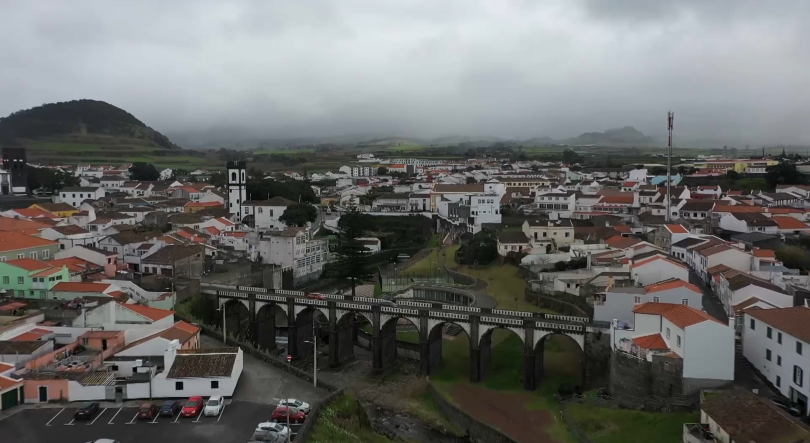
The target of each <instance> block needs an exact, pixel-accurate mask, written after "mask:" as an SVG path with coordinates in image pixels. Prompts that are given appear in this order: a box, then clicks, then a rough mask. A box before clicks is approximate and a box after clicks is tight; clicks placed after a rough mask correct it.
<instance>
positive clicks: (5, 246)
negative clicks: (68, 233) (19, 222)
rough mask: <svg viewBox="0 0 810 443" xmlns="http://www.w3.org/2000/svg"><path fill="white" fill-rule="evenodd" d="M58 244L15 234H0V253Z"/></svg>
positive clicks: (18, 233)
mask: <svg viewBox="0 0 810 443" xmlns="http://www.w3.org/2000/svg"><path fill="white" fill-rule="evenodd" d="M0 230H2V229H1V228H0ZM58 244H59V243H58V242H55V241H50V240H45V239H44V238H39V237H32V236H30V235H25V234H23V233H20V232H19V231H17V232H0V252H8V251H19V250H21V249H30V248H39V247H43V246H54V245H58Z"/></svg>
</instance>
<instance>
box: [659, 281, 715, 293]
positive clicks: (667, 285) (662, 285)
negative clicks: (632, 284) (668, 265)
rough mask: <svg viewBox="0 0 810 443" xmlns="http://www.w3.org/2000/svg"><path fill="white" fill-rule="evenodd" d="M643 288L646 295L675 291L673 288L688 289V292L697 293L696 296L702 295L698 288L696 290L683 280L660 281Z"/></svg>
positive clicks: (695, 287)
mask: <svg viewBox="0 0 810 443" xmlns="http://www.w3.org/2000/svg"><path fill="white" fill-rule="evenodd" d="M645 287H646V288H647V294H652V293H655V292H661V291H668V290H670V289H675V288H686V289H689V290H690V291H692V292H694V293H697V294H702V293H703V291H701V290H700V288H698V287H697V286H695V285H693V284H691V283H688V282H685V281H683V280H680V279H671V280H665V281H662V282H658V283H653V284H651V285H647V286H645Z"/></svg>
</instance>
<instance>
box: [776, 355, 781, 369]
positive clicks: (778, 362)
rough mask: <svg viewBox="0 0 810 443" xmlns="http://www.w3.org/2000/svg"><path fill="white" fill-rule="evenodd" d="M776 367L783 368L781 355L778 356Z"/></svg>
mask: <svg viewBox="0 0 810 443" xmlns="http://www.w3.org/2000/svg"><path fill="white" fill-rule="evenodd" d="M776 366H782V356H781V355H777V356H776Z"/></svg>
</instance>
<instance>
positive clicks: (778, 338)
mask: <svg viewBox="0 0 810 443" xmlns="http://www.w3.org/2000/svg"><path fill="white" fill-rule="evenodd" d="M776 342H777V343H779V344H780V345H781V344H782V333H781V332H777V333H776Z"/></svg>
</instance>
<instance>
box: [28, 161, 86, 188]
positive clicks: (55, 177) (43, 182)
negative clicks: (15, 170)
mask: <svg viewBox="0 0 810 443" xmlns="http://www.w3.org/2000/svg"><path fill="white" fill-rule="evenodd" d="M65 186H79V177H75V176H74V175H73V174H71V173H69V172H65V171H62V170H60V169H49V168H33V167H32V168H28V189H30V190H32V191H33V190H35V189H40V188H42V189H45V190H47V191H50V192H52V191H58V190H60V189H62V188H63V187H65Z"/></svg>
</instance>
